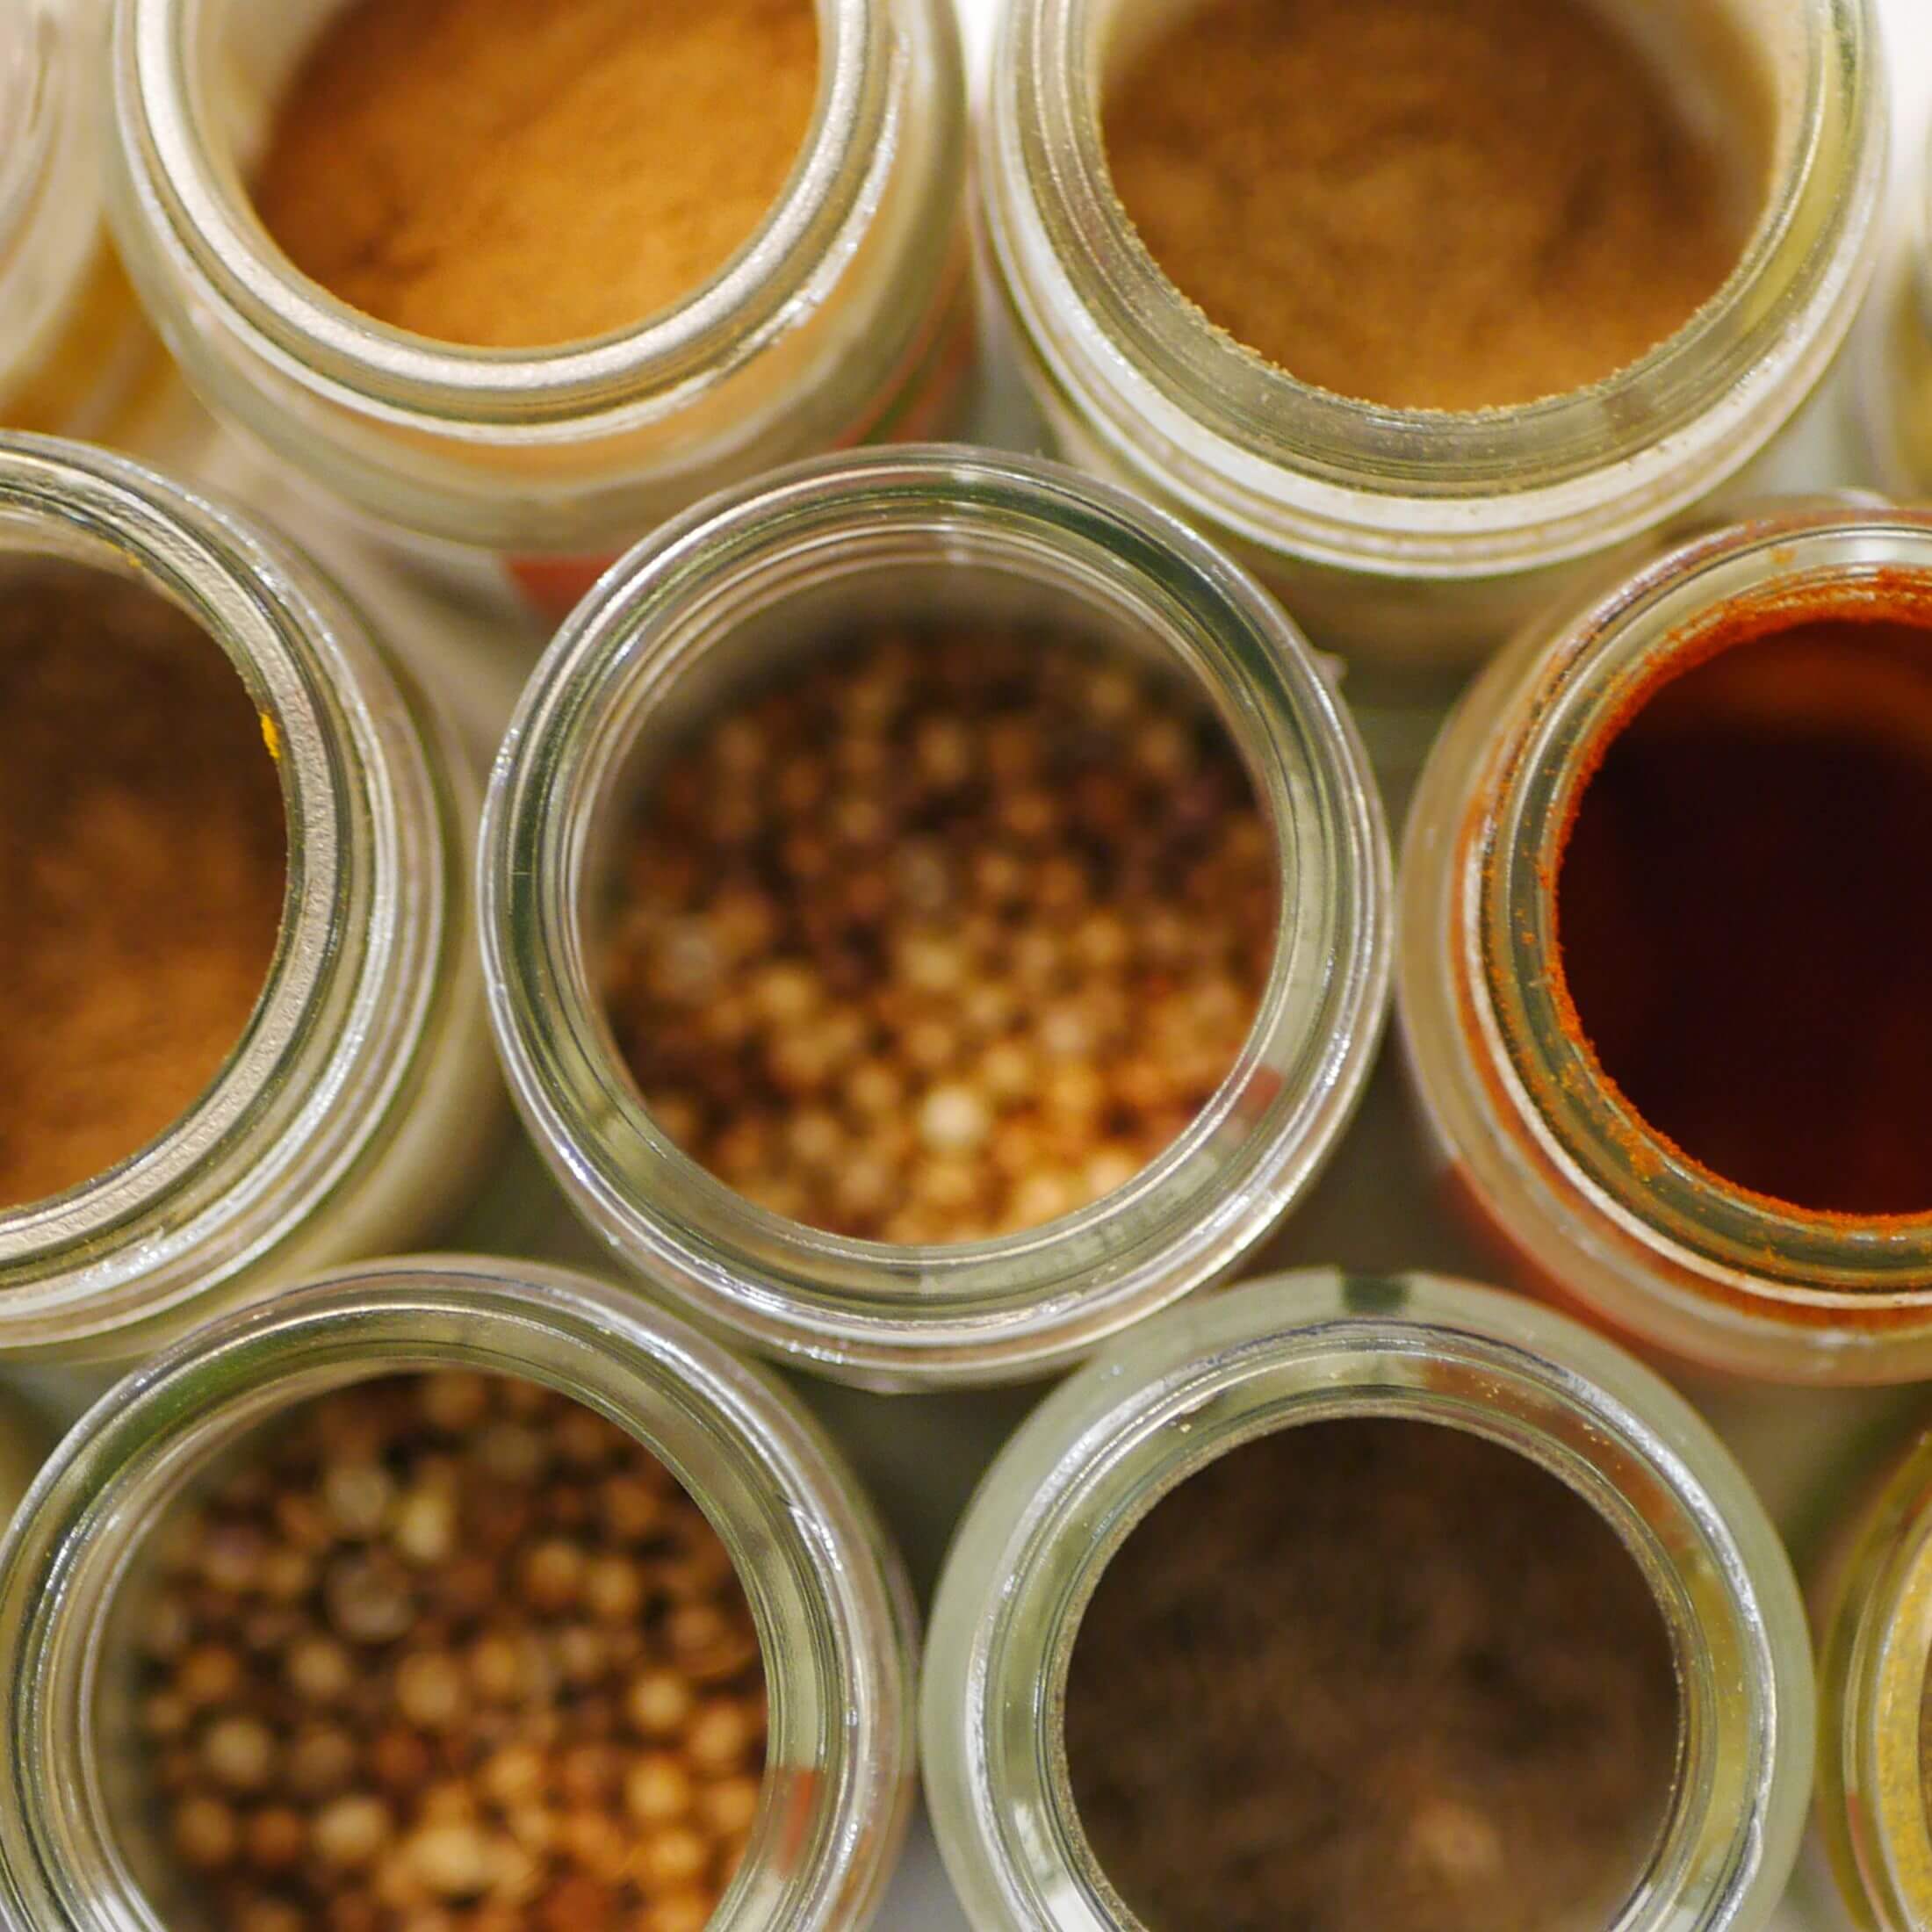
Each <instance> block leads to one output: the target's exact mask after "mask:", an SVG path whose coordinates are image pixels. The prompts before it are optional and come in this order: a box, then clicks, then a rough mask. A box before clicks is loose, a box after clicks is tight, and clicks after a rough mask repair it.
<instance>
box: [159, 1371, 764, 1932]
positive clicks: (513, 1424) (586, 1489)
mask: <svg viewBox="0 0 1932 1932" xmlns="http://www.w3.org/2000/svg"><path fill="white" fill-rule="evenodd" d="M155 1572H156V1574H155V1575H153V1576H152V1578H151V1579H149V1580H148V1587H149V1588H151V1589H152V1590H153V1592H154V1594H153V1597H152V1600H151V1601H146V1602H142V1603H141V1604H137V1605H135V1606H133V1608H134V1612H135V1613H134V1615H133V1618H132V1625H131V1634H132V1636H133V1641H134V1643H135V1645H136V1647H137V1648H138V1650H139V1652H140V1654H141V1679H142V1681H141V1697H140V1701H139V1705H138V1723H139V1729H140V1738H141V1750H142V1753H143V1768H144V1770H145V1772H146V1773H147V1776H148V1783H149V1785H150V1788H151V1789H152V1790H153V1791H154V1794H155V1800H156V1804H157V1808H158V1810H159V1813H160V1820H161V1827H162V1834H161V1835H162V1842H163V1844H164V1845H165V1847H166V1848H167V1849H168V1850H169V1853H170V1854H171V1855H172V1857H173V1859H174V1860H175V1862H176V1864H177V1867H178V1868H180V1870H181V1871H182V1873H183V1878H184V1884H185V1885H189V1886H191V1888H192V1892H193V1895H194V1896H195V1897H196V1898H197V1899H198V1900H203V1901H205V1903H206V1907H207V1910H208V1914H209V1917H210V1919H211V1921H212V1922H213V1924H214V1925H215V1926H217V1927H219V1928H224V1932H227V1928H232V1932H304V1928H308V1927H316V1926H321V1927H327V1928H330V1932H408V1928H414V1927H417V1926H430V1925H435V1926H450V1925H461V1926H465V1927H474V1928H478V1932H481V1928H486V1927H489V1928H496V1927H505V1926H508V1927H520V1926H526V1925H528V1926H534V1927H540V1928H549V1932H566V1928H595V1927H606V1926H616V1925H620V1924H621V1925H624V1926H634V1927H636V1928H638V1932H703V1928H704V1927H705V1926H707V1925H709V1924H710V1922H711V1918H712V1915H713V1914H714V1913H715V1911H716V1909H717V1902H718V1900H719V1899H720V1897H721V1896H722V1895H723V1892H724V1888H725V1886H726V1885H728V1884H729V1882H730V1880H731V1877H732V1872H733V1871H734V1870H735V1868H736V1866H737V1865H738V1864H739V1859H740V1857H741V1856H742V1853H743V1850H744V1847H745V1845H746V1841H747V1839H748V1838H749V1836H750V1834H751V1831H752V1828H753V1824H754V1822H755V1820H756V1818H757V1815H758V1813H759V1809H760V1806H761V1798H762V1781H761V1766H762V1763H763V1758H764V1748H765V1743H764V1740H765V1691H764V1670H763V1665H762V1662H761V1654H760V1651H759V1644H758V1636H757V1632H756V1629H755V1627H754V1626H753V1620H752V1616H751V1612H750V1610H749V1608H748V1607H747V1605H746V1600H745V1597H744V1593H743V1591H742V1590H741V1589H740V1587H739V1580H738V1576H737V1574H736V1572H735V1570H734V1569H733V1568H732V1561H731V1557H730V1554H729V1553H728V1552H727V1551H726V1549H725V1547H724V1544H723V1543H722V1542H721V1541H720V1540H719V1539H718V1537H717V1532H715V1531H713V1530H712V1529H711V1527H710V1524H709V1523H708V1522H707V1521H706V1520H705V1518H704V1517H703V1514H702V1512H701V1511H700V1510H699V1509H698V1507H697V1505H696V1503H694V1502H693V1501H692V1500H691V1499H690V1497H689V1496H687V1495H686V1494H685V1492H684V1491H683V1490H682V1489H680V1487H679V1486H678V1484H677V1482H676V1481H675V1480H674V1478H673V1477H672V1476H671V1474H670V1473H669V1472H668V1471H667V1469H666V1468H665V1467H663V1465H662V1464H661V1463H660V1462H659V1461H658V1460H656V1459H655V1458H654V1457H652V1455H651V1454H650V1453H648V1452H647V1451H646V1450H645V1448H644V1447H643V1445H641V1444H639V1443H638V1442H637V1441H636V1440H634V1439H633V1438H631V1437H630V1436H629V1435H627V1434H626V1433H625V1432H624V1431H623V1430H621V1429H619V1428H617V1427H616V1425H615V1424H611V1423H609V1422H607V1421H605V1420H604V1419H603V1418H602V1417H599V1416H596V1415H595V1414H593V1413H592V1412H591V1411H590V1410H589V1409H586V1408H583V1407H582V1406H580V1404H578V1403H575V1402H569V1401H567V1400H566V1399H565V1398H563V1397H561V1396H559V1395H553V1394H551V1392H549V1391H548V1390H545V1389H543V1388H538V1387H537V1385H535V1384H534V1383H530V1382H525V1381H515V1380H513V1379H509V1378H499V1377H494V1376H481V1375H475V1374H470V1373H456V1372H452V1371H445V1372H441V1373H429V1374H418V1375H409V1376H400V1377H395V1378H392V1379H389V1380H386V1381H377V1382H367V1383H362V1384H358V1385H357V1386H355V1387H353V1388H349V1389H347V1390H344V1391H342V1392H340V1393H338V1394H335V1395H328V1396H326V1397H323V1398H321V1399H320V1400H317V1401H315V1402H311V1403H309V1404H307V1405H306V1406H305V1407H304V1408H302V1409H299V1410H297V1411H296V1412H295V1413H294V1414H293V1416H292V1417H288V1418H286V1419H285V1422H284V1423H283V1424H280V1425H278V1432H277V1433H276V1434H275V1435H274V1436H272V1437H271V1438H270V1440H269V1442H268V1444H267V1445H266V1446H265V1447H263V1449H262V1450H261V1451H260V1453H256V1454H253V1455H251V1456H250V1457H249V1460H247V1461H245V1462H244V1463H242V1464H241V1465H240V1466H239V1467H234V1469H232V1470H231V1471H229V1472H228V1473H227V1474H225V1475H223V1476H222V1477H221V1478H220V1479H219V1480H218V1481H216V1482H215V1484H214V1486H213V1489H212V1490H210V1492H209V1493H207V1494H205V1495H204V1496H199V1497H198V1498H196V1499H194V1500H193V1501H192V1502H191V1503H189V1504H188V1505H186V1506H185V1507H182V1508H178V1509H177V1511H176V1512H175V1514H174V1515H173V1517H171V1518H170V1519H169V1520H167V1521H166V1522H164V1523H163V1524H162V1525H161V1527H160V1528H159V1529H158V1530H157V1532H156V1564H155Z"/></svg>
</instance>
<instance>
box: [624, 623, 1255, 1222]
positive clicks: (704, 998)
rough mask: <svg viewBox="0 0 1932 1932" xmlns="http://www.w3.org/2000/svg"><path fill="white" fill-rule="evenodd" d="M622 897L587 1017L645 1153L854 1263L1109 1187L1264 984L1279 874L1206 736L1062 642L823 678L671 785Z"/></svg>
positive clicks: (1239, 773)
mask: <svg viewBox="0 0 1932 1932" xmlns="http://www.w3.org/2000/svg"><path fill="white" fill-rule="evenodd" d="M623 864H624V876H623V881H622V888H621V894H620V905H619V907H618V910H617V912H616V920H615V925H614V928H613V931H612V934H611V937H610V940H609V943H608V946H607V948H606V952H607V961H606V976H605V986H606V993H607V998H608V1001H609V1014H610V1019H611V1023H612V1027H613V1028H614V1030H615V1032H616V1037H617V1042H618V1044H619V1046H620V1048H621V1049H622V1050H623V1052H624V1057H625V1059H626V1061H627V1062H628V1063H629V1065H630V1068H631V1072H632V1074H633V1076H634V1077H635V1078H636V1080H637V1083H638V1088H639V1089H640V1091H641V1092H642V1094H643V1096H644V1098H645V1103H646V1105H647V1106H648V1107H649V1108H650V1110H651V1112H652V1114H653V1116H654V1117H655V1119H656V1120H657V1121H658V1123H659V1124H660V1126H661V1127H663V1128H665V1130H666V1131H667V1133H668V1134H669V1135H671V1137H672V1138H673V1139H674V1141H675V1142H677V1143H678V1144H679V1145H680V1146H681V1147H682V1148H683V1149H684V1150H685V1151H686V1152H688V1153H689V1154H690V1155H691V1156H692V1157H694V1158H695V1159H696V1160H697V1161H699V1162H700V1163H702V1164H703V1165H704V1166H706V1167H708V1168H710V1170H711V1171H714V1172H715V1173H717V1174H718V1175H719V1176H720V1177H722V1178H723V1179H724V1180H726V1181H728V1182H729V1183H730V1184H731V1185H732V1186H734V1187H736V1188H737V1189H739V1191H740V1192H741V1193H745V1194H746V1195H748V1196H749V1197H750V1198H752V1199H753V1200H757V1201H759V1202H760V1203H761V1204H762V1205H764V1206H766V1207H768V1208H771V1209H773V1210H774V1211H775V1212H776V1213H780V1214H782V1215H788V1216H789V1217H790V1218H792V1219H794V1220H797V1221H802V1222H806V1223H808V1224H810V1225H811V1226H814V1227H820V1228H826V1229H832V1230H833V1231H835V1232H838V1233H841V1234H846V1235H850V1236H859V1237H861V1238H866V1239H875V1240H885V1241H892V1242H899V1243H907V1242H928V1241H932V1242H946V1241H964V1240H970V1239H975V1238H977V1237H980V1236H988V1235H994V1234H1000V1233H1006V1232H1009V1231H1013V1230H1015V1229H1022V1228H1027V1227H1032V1226H1034V1225H1036V1224H1037V1223H1039V1222H1045V1221H1051V1220H1053V1219H1055V1218H1056V1217H1057V1216H1059V1215H1064V1214H1069V1213H1071V1212H1072V1211H1073V1210H1074V1209H1076V1208H1081V1207H1085V1205H1086V1204H1087V1203H1088V1202H1090V1201H1092V1200H1096V1199H1098V1198H1099V1196H1101V1195H1103V1194H1106V1193H1111V1192H1112V1191H1113V1190H1114V1189H1115V1188H1117V1187H1120V1186H1123V1185H1124V1184H1125V1183H1126V1182H1128V1180H1130V1179H1132V1178H1133V1177H1134V1175H1135V1173H1136V1172H1138V1171H1139V1170H1140V1169H1141V1168H1142V1167H1143V1166H1144V1165H1145V1164H1147V1162H1148V1161H1149V1160H1150V1159H1151V1158H1152V1157H1154V1156H1155V1155H1156V1154H1157V1153H1158V1152H1159V1151H1160V1150H1162V1149H1163V1148H1164V1147H1165V1146H1167V1144H1168V1143H1170V1142H1171V1141H1172V1140H1173V1139H1174V1137H1175V1136H1176V1135H1178V1134H1179V1133H1180V1132H1181V1131H1182V1130H1183V1129H1184V1128H1186V1126H1187V1124H1188V1123H1189V1122H1190V1121H1192V1120H1193V1117H1194V1115H1195V1114H1197V1113H1198V1112H1199V1111H1200V1107H1201V1106H1202V1105H1203V1104H1204V1103H1205V1102H1206V1101H1207V1099H1208V1098H1209V1096H1210V1095H1211V1094H1212V1093H1213V1092H1214V1091H1215V1088H1216V1086H1218V1085H1220V1083H1221V1081H1222V1079H1223V1078H1225V1076H1226V1075H1227V1073H1228V1071H1229V1069H1230V1068H1231V1067H1232V1066H1233V1064H1234V1062H1235V1059H1236V1056H1237V1054H1238V1053H1239V1051H1240V1049H1241V1046H1242V1044H1243V1042H1244V1040H1245V1038H1246V1036H1247V1033H1248V1030H1249V1028H1250V1027H1251V1025H1252V1023H1253V1020H1254V1015H1255V1011H1256V1007H1257V1006H1258V1002H1259V998H1260V994H1261V990H1262V988H1263V986H1264V985H1265V983H1266V979H1267V974H1268V970H1269V966H1270V964H1271V962H1272V956H1273V948H1274V938H1275V916H1276V907H1277V905H1278V902H1279V882H1278V878H1277V861H1276V857H1275V850H1274V843H1273V840H1272V836H1271V834H1270V833H1269V830H1268V827H1267V825H1266V822H1265V819H1264V818H1263V817H1262V814H1261V811H1260V809H1259V806H1258V804H1257V802H1256V800H1255V797H1254V796H1253V793H1252V790H1251V787H1250V785H1249V782H1248V778H1247V774H1246V771H1245V769H1244V767H1243V766H1242V763H1241V761H1240V759H1239V757H1238V755H1237V754H1236V751H1235V748H1234V746H1233V744H1232V742H1231V741H1230V740H1229V738H1228V736H1227V734H1226V732H1224V731H1223V730H1222V727H1221V725H1220V724H1219V722H1218V721H1217V720H1215V718H1214V717H1211V716H1210V715H1208V713H1206V712H1205V711H1199V710H1191V709H1190V708H1189V706H1188V705H1187V704H1186V702H1185V700H1183V699H1181V698H1179V697H1178V696H1177V695H1176V693H1175V692H1174V691H1173V690H1172V689H1171V688H1167V687H1166V686H1165V685H1164V684H1163V683H1162V682H1161V681H1157V680H1156V679H1153V678H1151V677H1148V676H1145V675H1143V674H1138V673H1136V672H1135V671H1134V670H1131V669H1129V668H1127V667H1124V666H1122V665H1120V664H1117V663H1114V662H1110V661H1108V660H1107V659H1105V658H1104V657H1099V656H1096V655H1095V654H1094V653H1093V652H1091V651H1089V650H1088V649H1087V648H1085V643H1084V640H1081V639H1078V638H1069V637H1067V636H1064V635H1060V634H1056V633H1044V632H1031V631H976V630H972V629H959V630H941V631H929V632H907V633H904V634H898V635H891V634H888V635H884V636H881V637H876V638H867V639H861V640H855V641H854V644H853V645H850V646H849V647H847V648H845V649H835V650H834V651H833V652H832V654H831V655H829V656H828V657H827V658H825V659H824V660H820V661H819V662H818V663H817V664H816V665H815V666H814V667H812V668H811V669H810V670H808V671H806V672H805V673H804V674H802V675H799V674H794V676H793V677H792V678H791V679H790V680H789V681H785V682H782V683H779V684H777V685H775V686H773V687H772V688H769V689H768V690H767V691H766V692H765V693H764V694H763V695H762V696H758V697H756V698H755V699H753V700H752V701H751V702H748V703H745V704H744V705H742V706H740V707H739V708H737V709H735V710H732V711H730V712H728V713H727V714H726V715H725V716H724V717H721V718H720V719H718V720H717V722H716V723H715V724H712V725H711V726H710V728H709V729H708V730H707V731H705V732H703V733H702V734H701V735H700V737H699V738H698V739H697V741H696V743H694V744H693V745H692V746H690V747H689V748H688V750H687V751H686V752H685V753H683V754H682V755H681V756H679V757H676V758H675V759H674V761H673V762H672V763H671V764H670V765H669V766H668V767H667V768H666V769H665V770H664V771H663V773H662V774H661V775H660V776H659V778H658V779H657V781H656V782H655V783H654V784H653V785H652V787H651V788H650V789H649V790H648V792H647V795H646V796H645V798H644V800H643V802H642V804H641V807H640V810H639V814H638V819H637V822H636V826H635V830H634V831H633V832H632V833H631V842H630V844H629V846H628V848H627V849H626V851H625V853H624V861H623Z"/></svg>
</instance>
